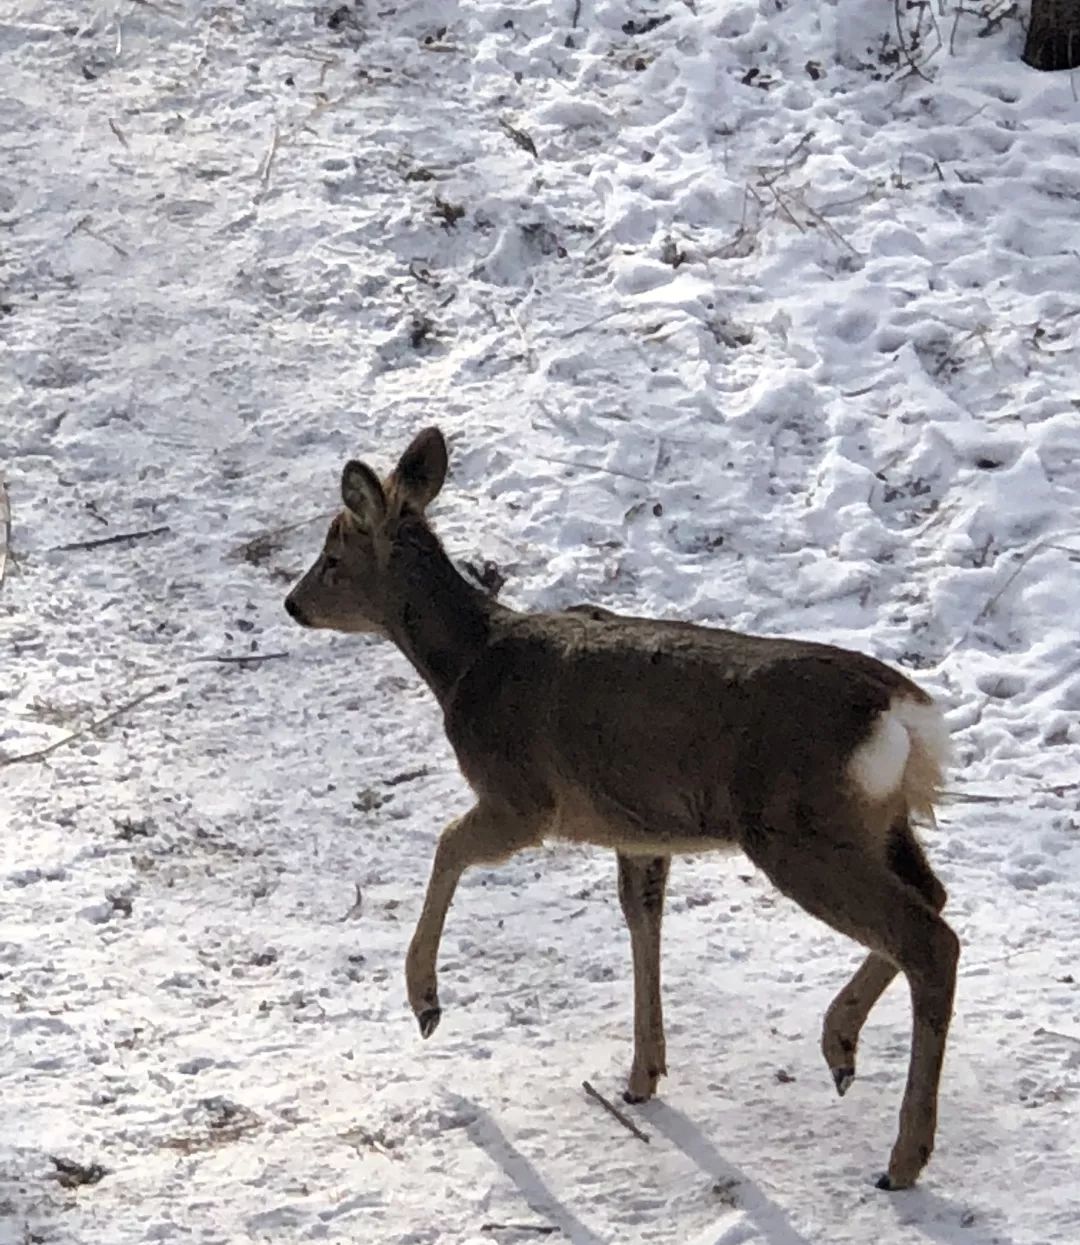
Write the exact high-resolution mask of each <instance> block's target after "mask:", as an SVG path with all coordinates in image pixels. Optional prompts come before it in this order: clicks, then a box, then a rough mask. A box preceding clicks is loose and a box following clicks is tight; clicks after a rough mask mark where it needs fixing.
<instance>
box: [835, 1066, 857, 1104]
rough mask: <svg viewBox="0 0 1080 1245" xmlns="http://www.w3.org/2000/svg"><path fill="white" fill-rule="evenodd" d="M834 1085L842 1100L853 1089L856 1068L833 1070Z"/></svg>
mask: <svg viewBox="0 0 1080 1245" xmlns="http://www.w3.org/2000/svg"><path fill="white" fill-rule="evenodd" d="M832 1079H833V1084H834V1085H835V1086H836V1092H837V1093H838V1094H839V1095H840V1097H841V1098H843V1096H844V1095H845V1094H846V1093H847V1092H848V1090H849V1089H850V1088H851V1083H852V1081H854V1080H855V1069H854V1068H833V1069H832Z"/></svg>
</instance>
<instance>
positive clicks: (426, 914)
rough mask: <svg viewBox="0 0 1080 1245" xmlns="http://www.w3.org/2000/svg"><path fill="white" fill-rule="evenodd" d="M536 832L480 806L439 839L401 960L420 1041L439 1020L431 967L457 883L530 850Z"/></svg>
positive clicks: (505, 813)
mask: <svg viewBox="0 0 1080 1245" xmlns="http://www.w3.org/2000/svg"><path fill="white" fill-rule="evenodd" d="M542 838H543V832H542V828H541V827H540V826H539V825H537V824H534V823H530V822H529V821H528V820H522V819H521V818H520V817H519V816H518V815H516V814H514V813H511V812H510V811H509V810H504V809H501V808H496V807H494V806H490V805H488V804H485V803H484V802H481V803H479V804H477V805H476V806H475V807H474V808H472V809H470V810H469V812H467V813H466V814H465V816H464V817H460V818H458V820H457V821H452V822H451V823H450V825H448V826H447V827H446V829H445V830H444V831H443V832H442V834H441V836H440V837H439V843H438V846H437V847H436V849H435V860H434V862H433V864H432V867H431V878H430V880H429V881H428V887H427V893H426V894H425V896H424V906H423V909H422V910H421V912H420V920H419V921H418V922H417V924H416V932H415V933H414V934H413V937H412V942H411V943H410V944H409V952H408V955H407V957H406V960H405V982H406V987H407V990H408V996H409V1006H410V1007H411V1008H412V1010H413V1014H414V1015H415V1016H416V1019H417V1022H418V1024H419V1025H420V1034H421V1036H422V1037H430V1036H431V1035H432V1034H433V1033H434V1032H435V1029H436V1027H437V1026H438V1023H439V1020H440V1019H441V1017H442V1009H441V1008H440V1006H439V991H438V982H437V975H436V962H437V960H438V955H439V942H440V941H441V939H442V932H443V926H444V925H445V923H446V914H447V912H448V911H449V908H450V903H451V901H452V900H453V898H454V892H455V890H456V889H457V884H458V881H459V880H460V878H461V875H462V874H463V873H464V872H465V870H466V869H467V868H468V867H469V866H470V865H496V864H500V863H501V862H502V861H504V860H507V859H508V858H509V857H510V856H512V855H514V853H515V852H518V851H521V850H522V849H523V848H526V847H533V846H535V845H536V844H537V843H540V842H541V841H542Z"/></svg>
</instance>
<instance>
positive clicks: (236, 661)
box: [191, 651, 289, 666]
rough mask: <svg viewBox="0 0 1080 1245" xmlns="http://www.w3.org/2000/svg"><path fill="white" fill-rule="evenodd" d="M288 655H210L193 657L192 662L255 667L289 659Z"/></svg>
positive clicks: (283, 653) (282, 653)
mask: <svg viewBox="0 0 1080 1245" xmlns="http://www.w3.org/2000/svg"><path fill="white" fill-rule="evenodd" d="M288 655H289V654H288V653H286V652H284V651H282V652H280V653H235V654H234V653H208V654H206V656H204V657H193V658H192V659H191V660H192V661H217V662H220V663H221V664H222V665H223V666H226V665H227V666H255V665H258V663H259V662H262V661H277V660H278V659H279V658H282V657H288Z"/></svg>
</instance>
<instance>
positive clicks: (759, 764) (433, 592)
mask: <svg viewBox="0 0 1080 1245" xmlns="http://www.w3.org/2000/svg"><path fill="white" fill-rule="evenodd" d="M445 471H446V451H445V445H444V443H443V441H442V438H441V436H440V435H439V434H438V433H437V432H436V431H435V430H433V429H431V430H428V431H427V432H425V433H421V434H420V436H419V437H417V438H416V440H415V441H414V442H413V444H412V445H411V446H410V447H409V449H408V450H407V451H406V453H405V455H404V456H403V457H402V459H401V462H400V463H399V465H398V467H397V469H396V471H395V472H394V473H393V474H392V475H391V476H390V477H389V478H388V479H387V480H386V482H385V484H384V483H381V482H380V481H379V480H378V478H377V477H376V476H375V475H374V473H372V472H371V471H370V469H369V468H367V467H364V466H363V465H362V464H357V463H350V464H349V465H348V466H347V467H346V469H345V474H344V477H343V487H342V493H343V498H344V501H345V506H346V508H345V510H344V511H343V513H342V515H341V516H339V518H338V519H336V520H335V521H334V524H333V525H332V526H331V530H330V534H329V535H328V537H327V542H326V547H325V548H324V551H323V553H322V555H321V556H320V558H319V560H318V561H317V562H316V563H315V565H314V566H313V567H312V569H311V570H310V571H309V572H308V574H307V575H306V576H305V577H304V579H303V580H301V581H300V583H299V584H298V585H297V586H296V588H294V590H293V591H292V593H290V595H289V598H288V601H287V603H286V605H287V608H288V609H289V612H290V613H291V614H292V615H293V616H294V617H295V618H296V619H297V620H298V621H300V622H302V623H305V624H307V625H314V626H329V627H334V628H337V629H339V630H347V631H376V632H379V633H381V634H384V635H386V636H388V637H389V638H391V639H392V640H393V641H394V642H395V643H396V644H397V645H398V647H399V648H400V649H401V650H402V652H403V653H404V654H405V655H406V656H407V657H408V658H409V660H410V661H411V662H412V663H413V665H414V666H415V667H416V669H417V670H418V672H419V673H420V674H421V676H422V677H423V678H424V679H425V680H426V681H427V683H428V685H429V686H430V687H431V689H432V691H433V693H434V694H435V696H436V697H437V698H438V700H439V703H440V704H441V706H442V709H443V713H444V721H445V726H446V732H447V736H448V738H449V740H450V742H451V744H452V746H453V748H454V750H455V753H456V755H457V758H458V761H459V764H460V766H461V769H462V772H463V774H464V775H465V778H466V779H467V781H468V782H469V784H470V786H471V787H472V789H473V791H474V792H475V794H476V797H477V802H476V805H475V806H474V807H473V808H472V809H471V810H470V811H469V812H468V813H466V814H465V816H464V817H462V818H460V819H458V820H457V821H455V822H453V823H451V825H450V826H448V827H447V828H446V829H445V830H444V832H443V834H442V836H441V837H440V840H439V843H438V847H437V849H436V853H435V861H434V865H433V868H432V873H431V878H430V882H429V885H428V890H427V893H426V896H425V901H424V906H423V910H422V912H421V916H420V920H419V922H418V925H417V928H416V932H415V935H414V937H413V939H412V943H411V945H410V948H409V953H408V957H407V961H406V981H407V987H408V994H409V1001H410V1004H411V1006H412V1008H413V1010H414V1012H415V1014H416V1016H417V1019H418V1021H419V1024H420V1029H421V1032H422V1034H423V1036H425V1037H428V1036H430V1034H431V1033H432V1032H434V1030H435V1027H436V1025H437V1024H438V1021H439V1018H440V1015H441V1011H440V1008H439V1002H438V991H437V981H436V960H437V953H438V946H439V941H440V938H441V935H442V929H443V925H444V922H445V919H446V915H447V911H448V909H449V906H450V903H451V900H452V898H453V895H454V891H455V889H456V886H457V882H458V879H459V878H460V876H461V874H462V872H463V871H464V870H465V869H466V868H468V867H469V866H470V865H474V864H495V863H498V862H499V861H501V860H504V859H506V858H507V857H509V856H510V855H512V854H513V853H515V852H516V851H519V850H521V849H523V848H526V847H530V846H534V845H536V844H538V843H541V842H543V841H544V840H545V839H551V838H556V839H564V840H570V841H576V842H583V843H591V844H596V845H598V846H602V847H608V848H612V849H614V851H615V852H616V853H617V857H618V874H619V897H620V903H621V905H622V909H623V912H624V915H625V917H626V922H627V925H628V928H629V931H630V939H631V950H632V957H633V966H634V1058H633V1063H632V1066H631V1071H630V1077H629V1083H628V1088H627V1093H626V1097H627V1098H628V1099H629V1100H631V1101H640V1100H643V1099H645V1098H648V1097H650V1096H652V1094H653V1093H654V1092H655V1090H656V1085H657V1081H658V1079H659V1077H660V1076H661V1075H662V1074H663V1073H664V1072H665V1071H666V1066H665V1064H666V1055H665V1044H664V1033H663V1017H662V1009H661V1002H660V927H661V920H662V912H663V899H664V888H665V885H666V880H667V874H668V867H669V864H670V858H671V857H672V856H673V855H678V854H681V853H687V852H701V851H706V850H716V849H721V850H723V849H727V850H734V849H741V850H742V851H743V852H745V853H746V854H747V856H749V857H750V859H751V860H752V861H754V863H755V864H757V865H758V866H759V867H760V868H761V869H762V870H763V871H764V872H765V873H766V874H767V875H768V876H769V878H770V879H771V880H772V881H773V883H774V884H775V885H776V886H777V887H778V888H779V889H780V890H781V891H783V892H784V893H785V894H787V895H789V896H790V897H791V898H793V899H795V900H796V901H797V902H798V903H800V904H801V905H802V906H803V907H804V908H805V909H807V910H808V911H809V912H811V913H813V914H814V915H815V916H818V917H819V918H821V919H822V920H824V921H826V922H828V923H829V924H830V925H832V926H833V927H834V928H835V929H837V930H840V931H841V932H843V933H846V934H848V935H850V936H851V937H853V938H855V939H857V940H858V941H859V942H861V943H863V944H864V945H865V946H866V947H867V948H868V949H869V952H870V953H869V955H868V956H867V958H866V960H865V961H864V963H863V965H862V967H861V968H860V969H859V970H858V972H856V974H855V976H854V977H853V978H852V980H851V981H850V982H849V983H848V985H847V986H845V988H844V989H843V990H841V992H840V993H839V994H838V995H837V997H836V999H835V1001H834V1002H833V1004H832V1006H831V1007H830V1008H829V1011H828V1013H827V1015H826V1021H825V1027H824V1032H823V1037H822V1048H823V1052H824V1054H825V1058H826V1060H827V1062H828V1064H829V1067H830V1069H831V1071H832V1074H833V1077H834V1081H835V1084H836V1087H837V1089H838V1091H839V1092H840V1093H841V1094H843V1093H844V1092H845V1091H846V1090H847V1088H848V1086H849V1085H850V1083H851V1081H852V1079H853V1077H854V1066H855V1050H856V1045H857V1041H858V1035H859V1031H860V1029H861V1027H862V1023H863V1021H864V1020H865V1018H866V1015H867V1014H868V1013H869V1011H870V1008H871V1007H872V1006H873V1004H874V1002H875V1001H876V999H877V998H878V997H879V996H880V994H881V993H882V991H883V990H884V989H885V987H886V986H887V985H888V984H889V982H890V981H891V980H892V978H893V977H894V976H895V974H896V972H897V971H898V970H900V971H903V972H904V973H905V974H906V976H907V978H908V981H909V985H910V987H911V992H912V1001H913V1012H914V1026H913V1039H912V1054H911V1061H910V1067H909V1075H908V1083H907V1088H906V1091H905V1096H904V1103H903V1107H902V1109H901V1120H900V1132H899V1135H898V1138H897V1141H896V1145H895V1146H894V1149H893V1154H892V1157H891V1160H890V1164H889V1171H888V1174H887V1175H886V1176H885V1177H883V1178H882V1187H887V1188H903V1187H907V1186H908V1185H910V1184H911V1183H912V1182H913V1181H914V1180H915V1178H916V1177H917V1175H918V1173H919V1171H920V1170H921V1169H922V1167H923V1165H924V1164H925V1162H926V1160H927V1159H928V1158H929V1155H930V1151H931V1149H932V1146H933V1138H934V1130H935V1124H936V1104H937V1086H938V1080H939V1077H940V1071H941V1062H942V1057H943V1055H944V1046H945V1036H946V1032H947V1029H948V1024H949V1019H950V1016H951V1010H952V997H953V989H954V982H955V967H956V960H957V955H958V944H957V940H956V937H955V935H954V934H953V933H952V931H951V930H950V929H949V927H948V926H947V925H946V924H945V922H944V921H943V920H942V919H941V916H940V910H941V908H942V906H943V905H944V901H945V893H944V890H943V888H942V887H941V885H940V883H939V882H938V881H937V879H936V878H935V876H934V874H933V873H932V871H931V869H930V866H929V864H928V863H927V861H926V858H925V856H924V855H923V852H922V849H921V847H920V846H919V844H918V841H917V840H916V838H915V836H914V834H913V832H912V830H911V827H910V824H909V814H912V813H915V814H925V813H927V812H929V811H930V810H931V809H932V807H933V802H934V800H935V798H936V796H937V794H938V790H939V788H940V785H941V782H942V766H943V763H944V759H945V753H946V739H945V731H944V727H943V724H942V721H941V718H940V714H939V713H938V711H937V710H936V708H935V707H934V705H933V703H932V702H931V700H930V698H929V697H928V696H927V695H926V694H925V693H924V692H923V691H922V690H921V689H919V688H918V687H917V686H916V685H915V684H914V683H912V682H911V681H910V680H908V679H906V678H905V677H904V676H902V675H901V674H899V673H897V672H896V671H893V670H892V669H890V668H889V667H888V666H885V665H883V664H882V663H881V662H878V661H876V660H874V659H873V658H870V657H866V656H863V655H861V654H858V653H853V652H849V651H847V650H844V649H839V648H834V647H832V646H829V645H824V644H816V643H811V642H806V641H800V640H789V639H773V638H765V637H756V636H746V635H742V634H739V633H737V632H732V631H725V630H719V629H714V628H707V627H699V626H695V625H693V624H689V623H681V622H661V621H656V620H651V619H643V618H629V617H622V616H619V615H615V614H611V613H610V612H608V611H606V610H601V609H597V608H594V607H579V608H576V609H573V610H568V611H564V612H558V613H537V614H523V613H518V612H516V611H514V610H510V609H508V608H506V607H505V606H503V605H500V604H498V603H496V602H494V601H492V600H490V599H489V598H487V597H486V596H484V595H483V594H482V593H480V592H479V591H478V590H477V589H475V588H473V587H472V586H471V585H470V584H468V583H467V582H466V581H465V580H464V579H462V578H461V577H460V576H459V575H458V574H457V572H456V570H455V569H454V567H453V565H452V563H451V562H450V560H449V558H448V557H447V556H446V554H445V552H444V551H443V549H442V546H441V545H440V543H439V541H438V539H437V538H436V536H435V535H434V533H433V532H432V531H431V529H430V528H429V527H428V525H427V522H426V520H425V518H424V509H425V508H426V506H427V504H428V503H429V502H430V500H431V499H432V498H433V497H434V495H435V494H436V493H437V492H438V489H439V487H440V486H441V484H442V480H443V477H444V475H445Z"/></svg>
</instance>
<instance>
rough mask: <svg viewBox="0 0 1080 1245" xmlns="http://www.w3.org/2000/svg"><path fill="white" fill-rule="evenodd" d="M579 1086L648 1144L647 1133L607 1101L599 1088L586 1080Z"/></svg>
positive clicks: (609, 1113)
mask: <svg viewBox="0 0 1080 1245" xmlns="http://www.w3.org/2000/svg"><path fill="white" fill-rule="evenodd" d="M581 1088H582V1089H583V1090H584V1091H585V1092H586V1093H587V1094H588V1095H589V1097H590V1098H593V1099H595V1100H596V1101H597V1102H598V1103H599V1104H600V1105H601V1106H602V1107H603V1108H604V1110H605V1111H606V1112H607V1113H608V1115H610V1116H613V1117H614V1118H615V1119H617V1120H618V1121H619V1123H620V1124H621V1125H622V1126H623V1128H625V1129H628V1130H629V1131H630V1132H632V1133H633V1134H634V1136H635V1137H636V1138H637V1139H638V1140H639V1141H644V1142H645V1144H646V1145H648V1144H649V1134H648V1133H643V1132H642V1131H641V1129H640V1128H638V1126H637V1125H636V1124H635V1123H634V1121H633V1120H632V1119H630V1117H629V1116H628V1115H627V1114H626V1113H625V1112H624V1111H620V1110H619V1108H618V1107H617V1106H615V1104H614V1103H612V1102H608V1100H607V1099H606V1098H605V1097H604V1095H603V1094H602V1093H600V1091H599V1090H596V1089H593V1087H592V1086H591V1085H590V1084H589V1082H588V1081H582V1082H581Z"/></svg>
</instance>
